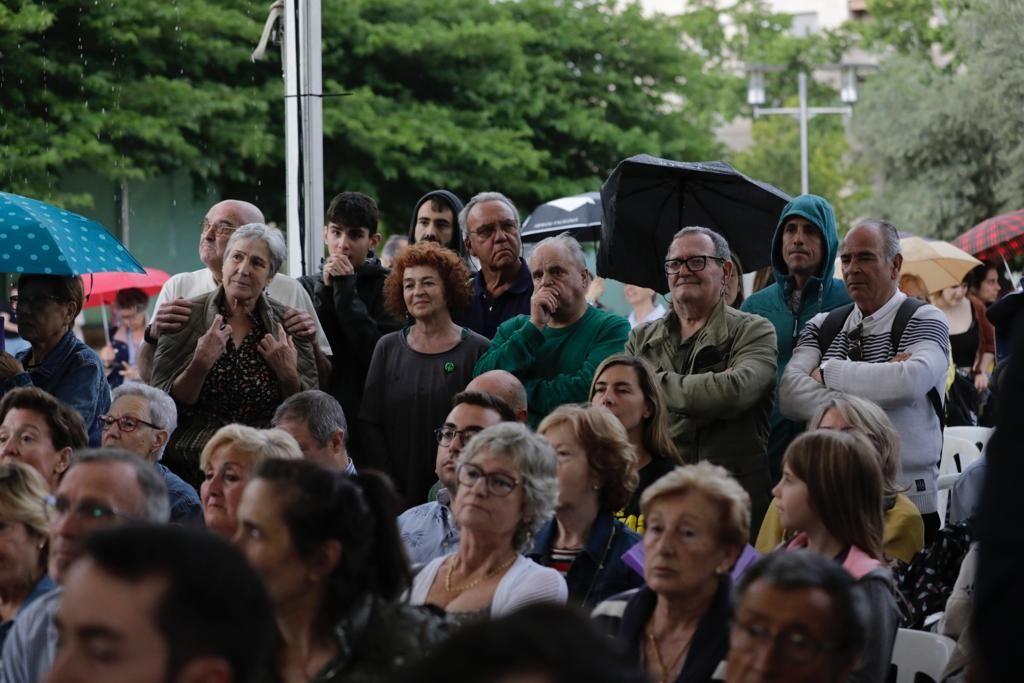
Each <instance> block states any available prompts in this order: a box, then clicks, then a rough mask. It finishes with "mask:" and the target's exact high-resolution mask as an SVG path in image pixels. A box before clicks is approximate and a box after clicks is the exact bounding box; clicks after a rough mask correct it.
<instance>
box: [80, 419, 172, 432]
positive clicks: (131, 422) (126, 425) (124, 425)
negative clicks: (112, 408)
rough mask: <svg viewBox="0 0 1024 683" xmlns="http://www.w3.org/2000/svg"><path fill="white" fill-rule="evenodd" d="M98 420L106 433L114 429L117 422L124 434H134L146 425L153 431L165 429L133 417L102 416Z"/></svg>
mask: <svg viewBox="0 0 1024 683" xmlns="http://www.w3.org/2000/svg"><path fill="white" fill-rule="evenodd" d="M96 419H97V420H99V421H100V422H102V423H103V430H104V431H106V430H108V429H110V428H111V427H113V426H114V423H115V422H116V423H117V426H118V428H119V429H120V430H121V431H122V432H134V431H135V430H136V429H138V427H139V425H140V424H144V425H146V426H147V427H152V428H153V429H163V427H160V426H158V425H155V424H153V423H152V422H146V421H145V420H140V419H139V418H137V417H132V416H131V415H122V416H121V417H111V416H110V415H100V416H99V417H98V418H96Z"/></svg>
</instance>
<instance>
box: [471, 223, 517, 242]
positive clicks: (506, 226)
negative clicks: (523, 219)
mask: <svg viewBox="0 0 1024 683" xmlns="http://www.w3.org/2000/svg"><path fill="white" fill-rule="evenodd" d="M499 229H500V230H501V231H502V232H503V233H505V234H506V235H515V234H516V233H518V232H519V226H518V225H516V222H515V221H514V220H511V219H507V220H503V221H499V222H497V223H488V224H487V225H481V226H480V227H479V228H477V229H476V230H470V231H469V232H470V233H471V234H473V235H476V236H477V237H479V238H480V239H482V240H489V239H491V238H492V237H494V235H495V233H497V231H498V230H499Z"/></svg>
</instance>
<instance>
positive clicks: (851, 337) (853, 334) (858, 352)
mask: <svg viewBox="0 0 1024 683" xmlns="http://www.w3.org/2000/svg"><path fill="white" fill-rule="evenodd" d="M846 339H847V340H848V341H849V342H850V350H849V351H848V352H847V353H846V357H847V358H848V359H850V360H852V361H854V362H858V363H859V362H860V361H862V360H864V323H863V322H862V323H860V324H859V325H857V327H855V328H853V329H852V330H850V333H849V334H847V335H846Z"/></svg>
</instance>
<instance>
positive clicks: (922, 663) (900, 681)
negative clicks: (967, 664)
mask: <svg viewBox="0 0 1024 683" xmlns="http://www.w3.org/2000/svg"><path fill="white" fill-rule="evenodd" d="M955 648H956V641H955V640H953V639H952V638H947V637H946V636H940V635H939V634H937V633H926V632H925V631H912V630H911V629H908V628H901V629H900V630H899V631H897V633H896V643H895V644H894V645H893V648H892V663H893V664H894V665H896V683H914V677H915V676H916V675H917V674H919V673H920V674H924V675H925V676H928V677H929V678H931V679H932V680H933V681H936V682H937V681H939V680H940V679H941V678H942V672H943V670H944V669H945V668H946V663H947V662H948V661H949V658H950V657H951V656H952V654H953V650H954V649H955Z"/></svg>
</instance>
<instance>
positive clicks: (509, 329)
mask: <svg viewBox="0 0 1024 683" xmlns="http://www.w3.org/2000/svg"><path fill="white" fill-rule="evenodd" d="M628 337H629V323H628V322H627V321H626V319H625V318H623V317H621V316H618V315H615V314H613V313H607V312H605V311H600V310H598V309H596V308H593V307H592V306H588V307H587V312H586V313H584V314H583V317H582V318H580V319H579V320H577V321H576V322H575V323H573V324H572V325H570V326H568V327H559V328H553V327H546V328H544V330H543V331H541V330H538V329H537V328H536V327H535V326H534V325H533V324H532V323H531V322H530V316H528V315H519V316H516V317H515V318H511V319H510V320H506V321H505V322H504V323H502V324H501V325H500V326H499V327H498V332H497V334H495V336H494V339H493V340H492V341H491V348H490V350H489V351H488V352H487V353H485V354H484V355H483V356H482V357H481V358H480V360H478V361H477V363H476V368H475V369H474V375H480V374H483V373H485V372H488V371H489V370H507V371H508V372H511V373H512V374H513V375H515V376H516V377H518V378H519V381H521V382H522V383H523V386H525V387H526V399H527V406H528V408H529V411H530V426H531V427H533V428H536V427H537V425H538V424H540V421H541V420H543V419H544V416H545V415H547V414H548V413H550V412H551V411H552V410H554V409H555V408H557V407H558V406H560V405H563V404H565V403H582V402H584V401H586V400H587V399H588V398H589V397H588V396H587V393H588V391H589V390H590V381H591V380H592V379H593V377H594V371H595V370H597V366H598V365H600V364H601V361H603V360H604V359H605V358H607V357H608V356H610V355H612V354H614V353H619V352H620V351H622V348H623V346H625V344H626V339H627V338H628Z"/></svg>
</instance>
